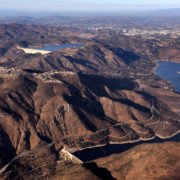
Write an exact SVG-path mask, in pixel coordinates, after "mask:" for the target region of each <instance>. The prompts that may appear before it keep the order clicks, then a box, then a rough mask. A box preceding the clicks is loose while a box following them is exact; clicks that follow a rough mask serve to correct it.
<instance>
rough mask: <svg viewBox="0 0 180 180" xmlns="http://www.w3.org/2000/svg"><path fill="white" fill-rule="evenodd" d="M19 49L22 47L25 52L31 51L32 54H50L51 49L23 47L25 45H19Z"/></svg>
mask: <svg viewBox="0 0 180 180" xmlns="http://www.w3.org/2000/svg"><path fill="white" fill-rule="evenodd" d="M17 49H22V50H23V51H24V52H25V53H30V54H36V53H40V54H48V53H50V52H51V51H45V50H38V49H30V48H23V47H17Z"/></svg>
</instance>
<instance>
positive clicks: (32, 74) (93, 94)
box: [0, 24, 180, 179]
mask: <svg viewBox="0 0 180 180" xmlns="http://www.w3.org/2000/svg"><path fill="white" fill-rule="evenodd" d="M66 31H67V33H69V32H72V34H71V36H68V37H67V36H63V35H62V34H63V33H65V32H66ZM74 31H75V32H74ZM82 31H83V29H82ZM77 33H78V36H75V35H77ZM83 33H84V32H81V31H79V30H77V29H71V28H70V29H68V28H65V29H64V28H60V27H49V26H38V25H20V24H9V25H7V24H6V25H0V35H1V39H0V154H3V156H0V168H1V169H0V177H1V179H13V178H14V179H18V178H22V179H33V178H34V177H36V178H37V179H40V178H41V179H43V178H47V179H56V177H58V178H60V177H61V178H62V179H63V178H64V179H67V178H71V177H72V175H74V173H75V174H76V173H77V172H83V174H82V178H86V179H88V176H90V179H92V177H93V178H94V179H102V178H104V177H101V176H102V174H98V171H100V172H101V171H102V172H105V174H106V175H107V177H108V178H109V179H119V178H120V177H123V178H124V179H125V178H126V176H128V173H127V175H125V174H124V173H125V172H126V171H128V172H129V179H130V178H132V177H133V176H134V174H133V173H134V172H136V167H135V165H132V164H134V162H135V161H136V160H137V161H138V163H140V164H141V163H142V161H143V160H142V159H138V158H140V157H142V156H143V157H142V158H144V157H146V158H147V157H148V153H150V152H152V158H154V159H155V160H156V161H157V160H159V158H158V157H157V154H158V149H159V148H162V149H163V155H162V157H164V156H166V154H167V153H168V154H169V157H166V158H167V159H166V161H167V162H169V163H166V162H164V161H162V160H161V161H159V162H158V163H159V164H160V165H161V166H163V164H165V165H164V166H167V167H169V165H170V164H171V161H173V162H174V163H175V164H177V166H174V167H173V169H172V173H171V177H174V178H178V177H179V175H178V174H177V171H178V167H179V164H178V162H177V161H175V159H176V158H179V156H178V153H177V152H178V150H179V140H178V142H171V141H170V142H168V141H169V138H173V137H177V136H179V133H180V103H179V102H180V94H179V93H177V92H176V91H175V87H174V86H173V85H172V84H171V83H170V82H169V81H167V80H166V79H162V78H160V77H159V76H158V75H157V74H155V73H154V69H155V67H156V62H157V61H163V60H168V61H170V62H171V61H172V62H174V61H177V62H180V61H179V57H180V56H179V53H180V50H179V39H178V38H177V39H175V38H174V39H172V38H171V37H166V38H164V36H163V37H159V39H160V40H158V39H156V40H152V39H144V37H141V38H140V37H135V36H133V37H129V36H124V35H123V36H121V35H120V36H118V35H117V34H111V33H108V36H104V37H102V36H101V37H95V36H93V37H92V38H88V39H85V38H82V37H81V36H80V35H81V34H83ZM89 33H90V34H91V33H92V32H89ZM106 33H107V32H106ZM92 34H93V33H92ZM161 38H162V39H161ZM169 39H171V40H169ZM160 41H161V43H160ZM67 43H70V44H76V45H77V44H83V46H75V47H73V48H63V49H58V50H55V51H52V52H48V53H47V54H44V50H37V53H36V51H35V50H33V51H26V53H24V51H23V50H25V49H26V48H27V47H34V46H36V47H40V46H44V45H47V44H61V45H63V44H67ZM18 46H20V47H22V48H17V47H18ZM26 50H27V49H26ZM157 139H160V140H159V141H158V142H156V140H157ZM161 140H163V143H160V142H161ZM166 140H167V141H166ZM143 141H144V142H147V143H142V144H141V142H143ZM150 141H152V143H148V142H150ZM172 141H176V140H172ZM129 144H132V146H131V148H130V149H129V148H127V147H128V145H129ZM133 144H134V145H135V146H133ZM153 144H154V145H153ZM111 145H112V146H113V145H114V146H118V145H123V146H125V147H126V148H127V149H126V148H124V149H125V150H127V151H124V152H123V151H120V152H118V151H117V152H116V153H120V154H119V155H117V154H114V153H112V155H111V156H109V155H110V154H108V153H109V152H108V151H107V152H106V153H107V154H108V156H97V157H96V158H92V159H88V158H87V159H88V160H87V161H88V162H83V161H86V160H84V159H81V158H80V156H79V155H78V153H79V152H82V151H88V152H90V150H91V149H92V152H93V149H96V148H97V149H98V148H100V149H101V148H103V147H106V146H111ZM126 145H127V146H126ZM167 146H172V148H173V149H170V150H167ZM120 149H121V148H120ZM137 149H138V150H137ZM147 149H148V151H147ZM167 151H168V152H167ZM139 152H142V155H140V154H139ZM121 153H122V154H121ZM128 154H129V155H130V156H131V157H132V159H131V160H130V159H129V158H128V157H129V155H128ZM85 156H86V155H85ZM126 156H127V157H126ZM100 157H101V158H100ZM78 158H79V159H78ZM97 158H100V159H97ZM116 158H117V159H119V158H120V159H121V160H123V161H122V162H118V161H117V160H116ZM128 159H129V160H128ZM81 160H82V161H81ZM89 160H91V161H89ZM148 161H149V159H148ZM107 162H108V163H109V162H113V164H112V166H110V165H108V164H107ZM48 163H49V164H48ZM123 163H125V164H123ZM116 164H117V165H118V166H116ZM126 164H130V165H131V166H128V167H127V166H126ZM143 165H144V166H143V167H144V169H145V170H146V171H147V172H148V173H150V174H152V171H153V169H156V170H157V171H158V172H160V175H159V177H160V178H163V176H166V175H167V172H169V169H168V170H166V168H163V169H161V168H159V169H158V168H157V167H155V168H152V170H150V166H154V165H153V164H151V163H150V164H146V163H145V162H143ZM143 167H142V169H143ZM116 168H117V169H118V168H120V169H121V171H119V172H117V169H116ZM131 168H132V169H131ZM128 169H130V170H128ZM134 169H135V170H134ZM142 169H140V170H139V171H141V170H142ZM144 169H143V170H142V171H144ZM141 173H142V172H141ZM148 173H147V174H145V176H144V177H147V176H148V175H149V174H148ZM66 177H67V178H66ZM142 177H143V173H142ZM78 178H79V177H78ZM127 179H128V178H127ZM147 179H148V178H147Z"/></svg>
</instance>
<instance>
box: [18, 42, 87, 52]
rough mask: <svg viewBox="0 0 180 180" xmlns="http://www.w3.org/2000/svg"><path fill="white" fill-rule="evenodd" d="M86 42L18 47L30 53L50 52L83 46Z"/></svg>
mask: <svg viewBox="0 0 180 180" xmlns="http://www.w3.org/2000/svg"><path fill="white" fill-rule="evenodd" d="M83 46H84V44H63V45H45V46H44V47H40V48H38V47H27V48H24V47H19V46H18V47H17V48H18V49H22V50H23V51H24V52H25V53H30V54H36V53H40V54H48V53H50V52H52V51H56V50H59V49H65V48H78V47H83Z"/></svg>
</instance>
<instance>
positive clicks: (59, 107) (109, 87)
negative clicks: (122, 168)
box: [0, 72, 180, 164]
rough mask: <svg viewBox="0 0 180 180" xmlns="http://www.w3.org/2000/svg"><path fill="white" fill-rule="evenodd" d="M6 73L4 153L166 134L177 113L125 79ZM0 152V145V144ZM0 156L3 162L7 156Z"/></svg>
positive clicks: (179, 126) (1, 106)
mask: <svg viewBox="0 0 180 180" xmlns="http://www.w3.org/2000/svg"><path fill="white" fill-rule="evenodd" d="M50 74H51V76H53V79H54V80H49V78H50V76H49V77H48V76H47V78H48V80H46V79H42V78H40V77H39V76H37V75H36V74H35V75H34V76H32V75H28V74H27V75H25V74H24V75H20V76H17V75H14V76H13V78H12V77H11V76H10V77H6V79H4V81H3V82H2V83H1V87H0V94H1V97H0V117H1V118H0V125H1V136H6V137H7V139H8V142H9V146H10V148H8V151H9V154H10V153H14V154H15V153H16V154H20V153H22V152H24V151H27V150H32V149H35V148H38V147H41V146H43V145H45V144H47V143H51V142H54V141H58V142H59V143H60V144H62V145H64V146H65V147H66V148H68V149H69V150H70V151H71V152H73V151H75V150H78V149H83V148H87V147H93V146H97V145H98V146H99V145H104V144H106V143H125V142H134V141H139V140H142V139H144V140H145V139H151V138H153V137H154V136H159V137H163V138H165V137H170V136H172V135H174V134H176V133H177V132H178V131H179V130H180V123H179V116H178V115H177V114H176V113H175V112H173V111H172V110H171V109H170V108H169V107H168V106H167V105H166V104H165V103H163V102H162V101H160V100H159V99H158V98H156V97H154V96H153V95H151V94H150V93H145V92H143V91H141V90H140V89H139V85H138V83H136V82H134V81H132V80H131V79H120V78H116V77H106V76H100V75H86V74H77V73H69V72H59V73H55V74H53V73H50ZM1 150H2V153H4V152H5V151H6V150H7V148H6V144H3V143H1ZM0 158H1V163H2V164H4V163H6V162H7V161H8V160H10V159H11V157H8V158H6V159H4V157H0Z"/></svg>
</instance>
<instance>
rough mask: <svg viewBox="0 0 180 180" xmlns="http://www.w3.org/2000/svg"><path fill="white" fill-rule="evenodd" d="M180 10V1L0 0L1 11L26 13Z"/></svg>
mask: <svg viewBox="0 0 180 180" xmlns="http://www.w3.org/2000/svg"><path fill="white" fill-rule="evenodd" d="M162 8H166V9H167V8H180V0H149V1H148V0H0V9H1V10H2V9H5V10H8V9H9V10H25V11H28V10H29V11H32V10H33V11H118V10H120V9H162Z"/></svg>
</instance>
